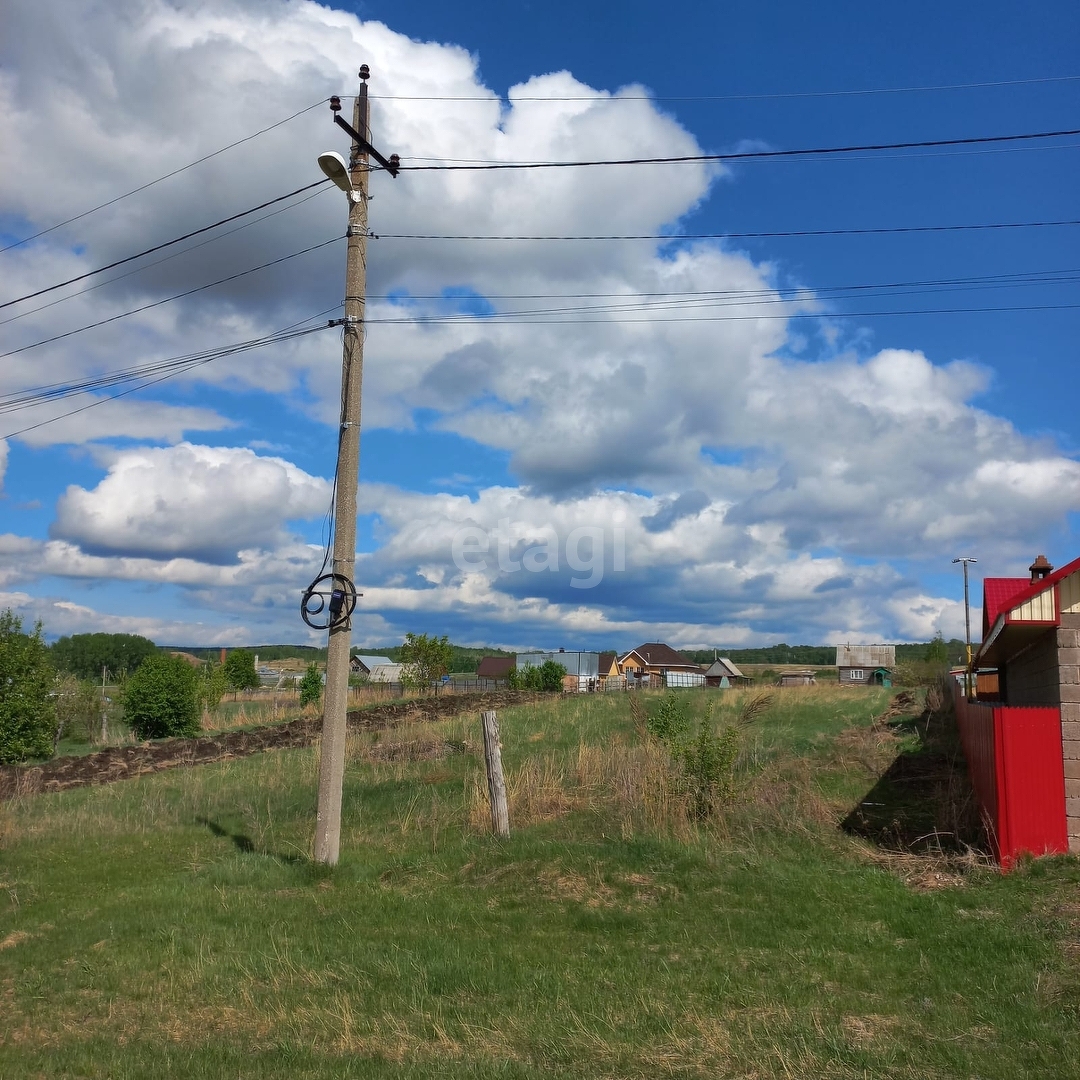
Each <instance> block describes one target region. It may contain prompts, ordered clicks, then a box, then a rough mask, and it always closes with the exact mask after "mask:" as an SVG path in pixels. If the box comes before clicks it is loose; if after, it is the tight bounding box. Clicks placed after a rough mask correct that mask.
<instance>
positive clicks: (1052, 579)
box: [991, 559, 1080, 609]
mask: <svg viewBox="0 0 1080 1080" xmlns="http://www.w3.org/2000/svg"><path fill="white" fill-rule="evenodd" d="M1078 570H1080V559H1073V561H1072V562H1070V563H1066V564H1065V565H1064V566H1063V567H1061V569H1060V570H1055V571H1054V572H1053V573H1052V574H1047V575H1046V577H1044V578H1043V579H1042V580H1041V581H1036V582H1027V583H1026V585H1027V587H1026V588H1025V589H1024V590H1023V591H1022V592H1020V593H1018V594H1017V595H1016V596H1013V597H1011V598H1010V600H1009V602H1008V606H1009V608H1010V609H1012V608H1015V607H1019V606H1020V605H1021V604H1023V603H1026V602H1027V601H1028V600H1031V599H1032V598H1033V597H1036V596H1038V595H1039V594H1040V593H1044V592H1046V590H1047V589H1052V588H1053V587H1054V586H1055V585H1056V584H1057V583H1058V582H1059V581H1061V580H1062V579H1063V578H1067V577H1069V576H1070V575H1071V574H1075V573H1076V572H1077V571H1078ZM991 580H993V579H991ZM997 580H999V581H1000V580H1005V581H1008V580H1010V579H1009V578H1004V579H1001V578H999V579H997ZM1012 580H1014V581H1016V580H1023V579H1022V578H1021V579H1017V578H1013V579H1012Z"/></svg>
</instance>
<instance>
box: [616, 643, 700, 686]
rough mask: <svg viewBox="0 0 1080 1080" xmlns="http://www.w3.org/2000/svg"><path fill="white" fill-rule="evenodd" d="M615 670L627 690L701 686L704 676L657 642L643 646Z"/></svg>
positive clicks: (666, 646)
mask: <svg viewBox="0 0 1080 1080" xmlns="http://www.w3.org/2000/svg"><path fill="white" fill-rule="evenodd" d="M619 669H620V671H622V673H623V675H625V676H626V680H627V683H628V684H629V685H631V686H650V685H651V686H667V687H670V688H675V687H685V686H704V685H705V672H703V671H702V670H701V667H700V665H698V664H694V663H691V662H690V661H689V660H687V659H686V657H685V656H683V655H682V653H678V652H676V651H675V650H674V649H673V648H672V647H671V646H670V645H665V644H663V642H660V641H651V642H646V644H644V645H639V646H638V647H637V648H636V649H631V650H630V652H628V653H627V654H626V655H625V656H623V657H622V658H621V659H620V660H619Z"/></svg>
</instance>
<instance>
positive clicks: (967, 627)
mask: <svg viewBox="0 0 1080 1080" xmlns="http://www.w3.org/2000/svg"><path fill="white" fill-rule="evenodd" d="M978 561H979V560H978V559H973V558H971V557H970V556H969V555H961V556H960V557H959V558H956V559H953V562H954V563H963V564H964V637H965V640H966V641H967V666H966V668H965V674H964V695H965V697H971V607H970V605H969V604H968V563H973V562H978Z"/></svg>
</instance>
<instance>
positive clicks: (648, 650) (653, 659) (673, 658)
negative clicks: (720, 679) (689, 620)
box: [623, 641, 698, 671]
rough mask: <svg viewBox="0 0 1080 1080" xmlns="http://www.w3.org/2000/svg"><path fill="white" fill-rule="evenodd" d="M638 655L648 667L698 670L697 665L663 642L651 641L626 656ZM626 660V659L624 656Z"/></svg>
mask: <svg viewBox="0 0 1080 1080" xmlns="http://www.w3.org/2000/svg"><path fill="white" fill-rule="evenodd" d="M635 653H636V654H637V656H638V657H640V658H641V660H642V662H643V663H644V664H645V666H646V667H666V668H672V667H684V668H692V669H693V670H695V671H696V670H697V669H698V665H697V664H692V663H690V661H689V660H687V659H686V657H685V656H683V655H682V653H678V652H676V651H675V650H674V649H673V648H672V647H671V646H670V645H665V644H664V643H663V642H661V641H650V642H647V643H646V644H644V645H639V646H638V647H637V648H636V649H632V650H631V651H630V652H628V653H627V654H626V656H632V655H634V654H635ZM623 659H624V660H625V659H626V657H625V656H624V657H623Z"/></svg>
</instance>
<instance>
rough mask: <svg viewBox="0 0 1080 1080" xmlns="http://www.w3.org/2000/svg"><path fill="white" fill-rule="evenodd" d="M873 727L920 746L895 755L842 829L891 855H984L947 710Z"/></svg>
mask: <svg viewBox="0 0 1080 1080" xmlns="http://www.w3.org/2000/svg"><path fill="white" fill-rule="evenodd" d="M877 723H879V724H881V725H882V726H884V727H886V728H888V729H889V730H891V731H893V732H894V733H895V734H897V735H901V736H904V735H907V736H912V735H913V736H915V737H916V738H917V740H918V742H917V744H916V745H915V746H914V747H913V748H911V749H907V750H903V751H901V752H900V753H899V754H898V755H897V756H896V758H895V759H894V760H893V762H892V764H891V765H890V766H889V767H888V769H886V770H885V772H884V773H883V774H882V775H881V776H880V777H879V778H878V781H877V783H876V784H874V786H873V787H872V788H871V789H870V790H869V791H868V792H867V793H866V795H865V797H864V798H863V799H862V800H860V801H859V802H858V803H857V804H856V805H855V806H854V807H852V809H851V810H850V811H849V812H848V814H847V816H846V817H845V818H844V820H843V821H841V823H840V828H841V829H842V830H843V831H844V832H846V833H848V834H849V835H851V836H858V837H861V838H862V839H864V840H868V841H869V842H870V843H872V844H873V845H875V846H876V847H877V848H879V849H880V850H882V851H885V852H889V853H897V854H915V855H954V854H955V855H961V854H970V853H975V854H980V855H982V854H988V853H989V851H990V846H989V844H988V843H987V837H986V832H985V830H984V828H983V824H982V820H981V818H980V815H979V805H978V802H977V800H976V798H975V792H974V790H973V789H972V786H971V780H970V778H969V776H968V770H967V763H966V761H965V760H964V754H963V751H962V750H961V748H960V738H959V733H958V732H957V729H956V720H955V717H954V716H953V714H952V711H951V708H942V709H939V710H936V711H934V710H931V709H929V708H928V709H926V710H925V711H924V712H923V713H922V715H921V716H902V717H897V718H895V719H889V720H879V721H877Z"/></svg>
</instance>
